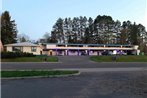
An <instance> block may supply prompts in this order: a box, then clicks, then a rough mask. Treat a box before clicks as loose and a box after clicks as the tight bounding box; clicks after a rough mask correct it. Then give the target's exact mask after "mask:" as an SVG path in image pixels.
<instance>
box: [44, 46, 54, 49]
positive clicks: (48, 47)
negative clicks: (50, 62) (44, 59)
mask: <svg viewBox="0 0 147 98" xmlns="http://www.w3.org/2000/svg"><path fill="white" fill-rule="evenodd" d="M46 48H47V49H50V48H56V45H46Z"/></svg>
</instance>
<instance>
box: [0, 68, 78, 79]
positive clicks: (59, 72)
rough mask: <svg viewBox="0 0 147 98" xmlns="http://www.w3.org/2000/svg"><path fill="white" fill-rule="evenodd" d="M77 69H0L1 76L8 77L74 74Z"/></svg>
mask: <svg viewBox="0 0 147 98" xmlns="http://www.w3.org/2000/svg"><path fill="white" fill-rule="evenodd" d="M75 73H78V71H67V70H66V71H65V70H50V71H43V70H42V71H37V70H36V71H35V70H34V71H33V70H32V71H31V70H30V71H17V70H16V71H1V77H2V78H10V77H31V76H56V75H69V74H75Z"/></svg>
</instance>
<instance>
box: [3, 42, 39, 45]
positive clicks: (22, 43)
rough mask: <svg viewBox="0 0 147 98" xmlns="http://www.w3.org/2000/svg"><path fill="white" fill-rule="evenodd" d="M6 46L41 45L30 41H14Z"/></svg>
mask: <svg viewBox="0 0 147 98" xmlns="http://www.w3.org/2000/svg"><path fill="white" fill-rule="evenodd" d="M4 46H39V45H37V44H33V43H30V42H21V43H14V44H6V45H4Z"/></svg>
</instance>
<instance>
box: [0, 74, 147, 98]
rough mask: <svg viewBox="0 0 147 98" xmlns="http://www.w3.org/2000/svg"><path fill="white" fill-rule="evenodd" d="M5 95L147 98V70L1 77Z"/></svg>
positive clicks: (12, 97) (21, 97)
mask: <svg viewBox="0 0 147 98" xmlns="http://www.w3.org/2000/svg"><path fill="white" fill-rule="evenodd" d="M1 86H2V92H1V93H2V98H146V96H147V72H143V71H141V72H139V71H137V72H93V73H82V74H81V75H79V76H72V77H62V78H40V79H18V80H2V85H1Z"/></svg>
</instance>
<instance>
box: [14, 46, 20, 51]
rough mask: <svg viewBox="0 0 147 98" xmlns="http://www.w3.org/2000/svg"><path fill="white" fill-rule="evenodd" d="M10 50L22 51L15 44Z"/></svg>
mask: <svg viewBox="0 0 147 98" xmlns="http://www.w3.org/2000/svg"><path fill="white" fill-rule="evenodd" d="M12 51H15V52H20V51H22V47H16V46H14V47H12Z"/></svg>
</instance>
